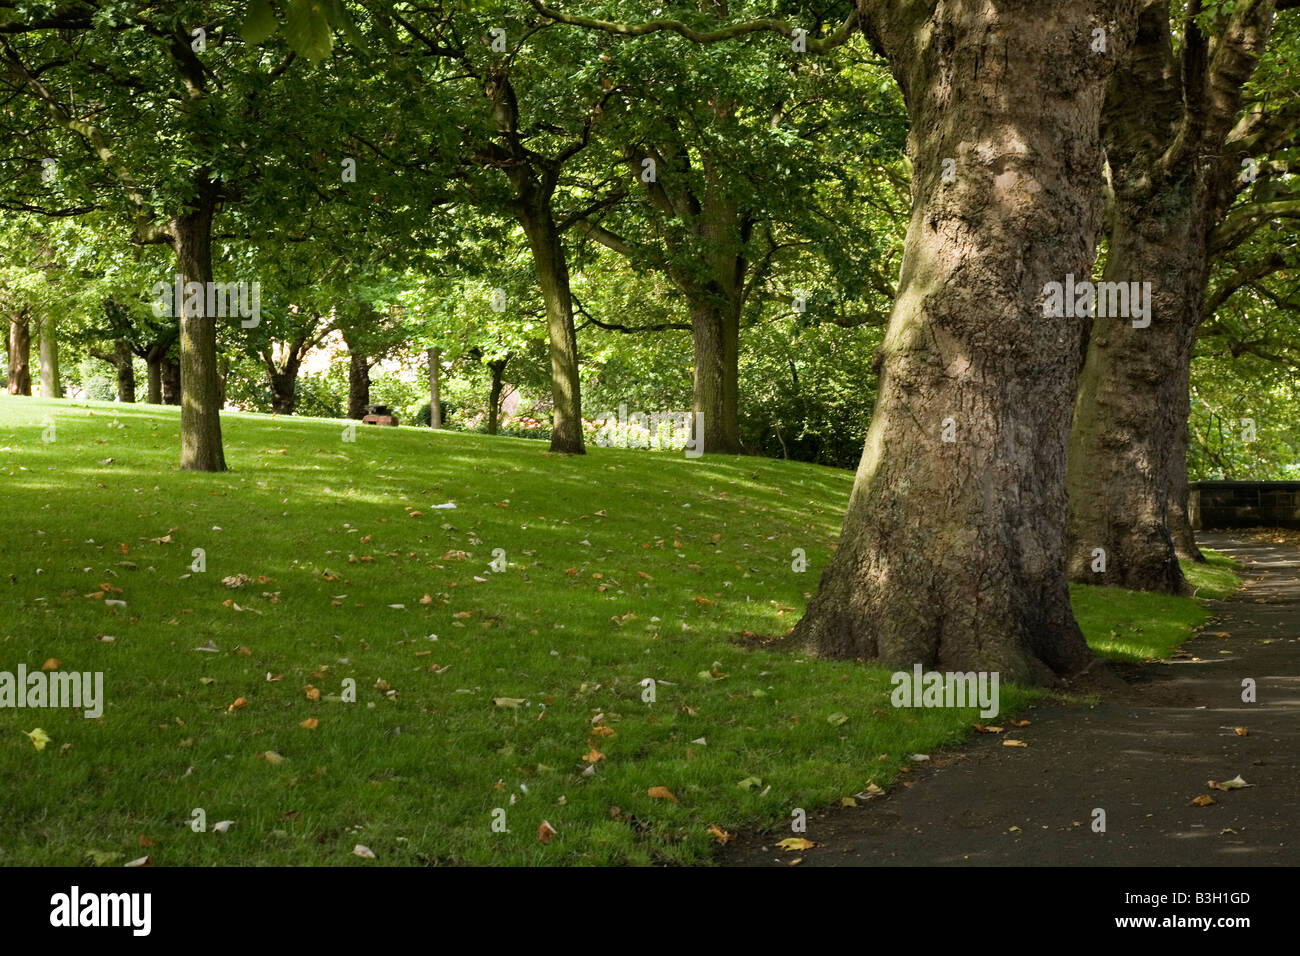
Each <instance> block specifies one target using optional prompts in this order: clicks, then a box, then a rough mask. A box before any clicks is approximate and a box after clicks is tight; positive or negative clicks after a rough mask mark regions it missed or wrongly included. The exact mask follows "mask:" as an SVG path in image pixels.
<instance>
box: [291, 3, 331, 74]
mask: <svg viewBox="0 0 1300 956" xmlns="http://www.w3.org/2000/svg"><path fill="white" fill-rule="evenodd" d="M284 35H285V38H286V39H287V40H288V41H289V46H291V47H293V49H294V51H295V52H297V53H301V54H302V55H303V56H305V57H306V58H307V59H309V60H311V61H312V62H313V63H317V62H320V61H321V60H324V59H326V58H327V57H328V56H329V55H330V51H331V50H332V49H333V48H334V34H333V32H332V31H331V30H330V24H329V18H328V16H326V13H325V3H324V2H323V0H289V5H288V10H287V11H286V15H285V21H284Z"/></svg>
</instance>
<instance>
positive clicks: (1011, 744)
mask: <svg viewBox="0 0 1300 956" xmlns="http://www.w3.org/2000/svg"><path fill="white" fill-rule="evenodd" d="M1002 746H1004V747H1028V746H1029V744H1027V743H1025V742H1024V741H1023V740H1012V739H1011V738H1010V737H1008V738H1007V739H1006V740H1004V741H1002Z"/></svg>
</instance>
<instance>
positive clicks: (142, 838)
mask: <svg viewBox="0 0 1300 956" xmlns="http://www.w3.org/2000/svg"><path fill="white" fill-rule="evenodd" d="M140 845H141V846H153V840H150V839H149V838H148V837H147V836H145V835H144V834H143V833H141V834H140Z"/></svg>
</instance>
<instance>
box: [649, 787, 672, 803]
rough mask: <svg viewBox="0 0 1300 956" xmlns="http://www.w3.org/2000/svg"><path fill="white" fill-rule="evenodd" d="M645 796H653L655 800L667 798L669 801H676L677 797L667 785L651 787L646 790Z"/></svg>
mask: <svg viewBox="0 0 1300 956" xmlns="http://www.w3.org/2000/svg"><path fill="white" fill-rule="evenodd" d="M646 796H648V797H653V798H654V799H656V800H667V801H668V802H669V803H677V802H678V800H677V797H675V796H674V795H673V792H672V791H671V790H669V789H668V788H667V787H651V788H650V789H649V790H647V791H646Z"/></svg>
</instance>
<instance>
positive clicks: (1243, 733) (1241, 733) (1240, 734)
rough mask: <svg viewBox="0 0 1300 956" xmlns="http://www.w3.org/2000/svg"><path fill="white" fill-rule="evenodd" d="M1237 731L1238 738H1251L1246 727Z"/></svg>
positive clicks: (1238, 728)
mask: <svg viewBox="0 0 1300 956" xmlns="http://www.w3.org/2000/svg"><path fill="white" fill-rule="evenodd" d="M1236 731H1237V736H1238V737H1246V736H1249V734H1250V731H1248V730H1247V729H1246V728H1245V727H1237V728H1236Z"/></svg>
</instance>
